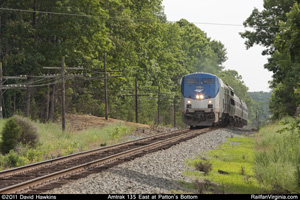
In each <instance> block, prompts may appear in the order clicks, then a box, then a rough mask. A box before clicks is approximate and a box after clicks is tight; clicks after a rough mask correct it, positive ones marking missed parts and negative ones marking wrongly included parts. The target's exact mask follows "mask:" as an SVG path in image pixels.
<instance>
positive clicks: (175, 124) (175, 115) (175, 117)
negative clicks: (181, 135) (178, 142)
mask: <svg viewBox="0 0 300 200" xmlns="http://www.w3.org/2000/svg"><path fill="white" fill-rule="evenodd" d="M174 127H176V96H174Z"/></svg>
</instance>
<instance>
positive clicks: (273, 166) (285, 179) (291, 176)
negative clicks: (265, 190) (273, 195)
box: [254, 118, 300, 193]
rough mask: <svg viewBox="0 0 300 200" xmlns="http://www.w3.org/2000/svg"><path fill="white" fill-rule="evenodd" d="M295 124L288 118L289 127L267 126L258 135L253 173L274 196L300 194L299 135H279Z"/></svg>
mask: <svg viewBox="0 0 300 200" xmlns="http://www.w3.org/2000/svg"><path fill="white" fill-rule="evenodd" d="M293 120H294V119H292V118H285V119H284V121H289V123H284V124H286V125H284V126H283V125H280V124H282V123H276V124H272V125H268V126H266V127H263V128H261V129H260V131H259V133H258V138H257V144H256V150H257V151H256V155H255V165H254V171H255V174H256V176H257V179H258V180H259V181H260V182H261V183H262V184H264V185H271V187H272V191H273V192H281V193H282V192H286V193H299V192H300V135H299V132H298V130H296V131H295V130H294V131H292V130H289V129H285V131H280V130H282V129H284V128H285V127H286V126H291V124H292V123H294V122H293Z"/></svg>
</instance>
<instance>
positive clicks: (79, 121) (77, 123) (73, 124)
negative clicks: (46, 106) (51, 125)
mask: <svg viewBox="0 0 300 200" xmlns="http://www.w3.org/2000/svg"><path fill="white" fill-rule="evenodd" d="M118 122H120V123H125V124H126V125H130V126H135V127H138V128H145V129H148V128H150V125H146V124H138V123H133V122H126V121H122V120H118V119H112V118H108V120H105V117H96V116H93V115H81V114H66V127H67V130H68V131H71V132H79V131H82V130H86V129H89V128H96V127H104V126H105V125H106V124H110V123H118Z"/></svg>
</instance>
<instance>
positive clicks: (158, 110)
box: [157, 87, 160, 125]
mask: <svg viewBox="0 0 300 200" xmlns="http://www.w3.org/2000/svg"><path fill="white" fill-rule="evenodd" d="M159 116H160V87H158V93H157V125H159V124H160V118H159Z"/></svg>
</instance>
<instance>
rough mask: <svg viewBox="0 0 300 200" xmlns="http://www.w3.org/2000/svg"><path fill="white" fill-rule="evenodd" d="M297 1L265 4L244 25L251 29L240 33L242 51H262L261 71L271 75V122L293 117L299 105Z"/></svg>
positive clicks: (299, 10) (299, 13)
mask: <svg viewBox="0 0 300 200" xmlns="http://www.w3.org/2000/svg"><path fill="white" fill-rule="evenodd" d="M299 3H300V2H299V0H287V1H283V0H266V1H264V9H263V10H262V11H259V10H258V9H254V10H253V11H252V13H251V15H250V16H249V17H248V18H247V20H246V21H245V22H244V26H245V27H250V28H252V29H251V30H247V31H245V32H244V33H241V36H242V38H245V39H246V42H245V44H246V47H247V48H251V47H252V46H254V45H255V44H258V45H262V46H264V47H265V49H264V51H263V52H262V55H265V56H268V63H266V64H265V68H266V69H268V70H269V71H271V72H273V80H272V81H271V84H270V87H271V88H272V96H271V101H270V112H271V113H272V115H273V118H274V119H280V118H281V117H283V116H286V115H289V116H294V115H295V112H296V109H297V107H298V106H299V105H300V92H299V91H300V85H299V84H300V8H299Z"/></svg>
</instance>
